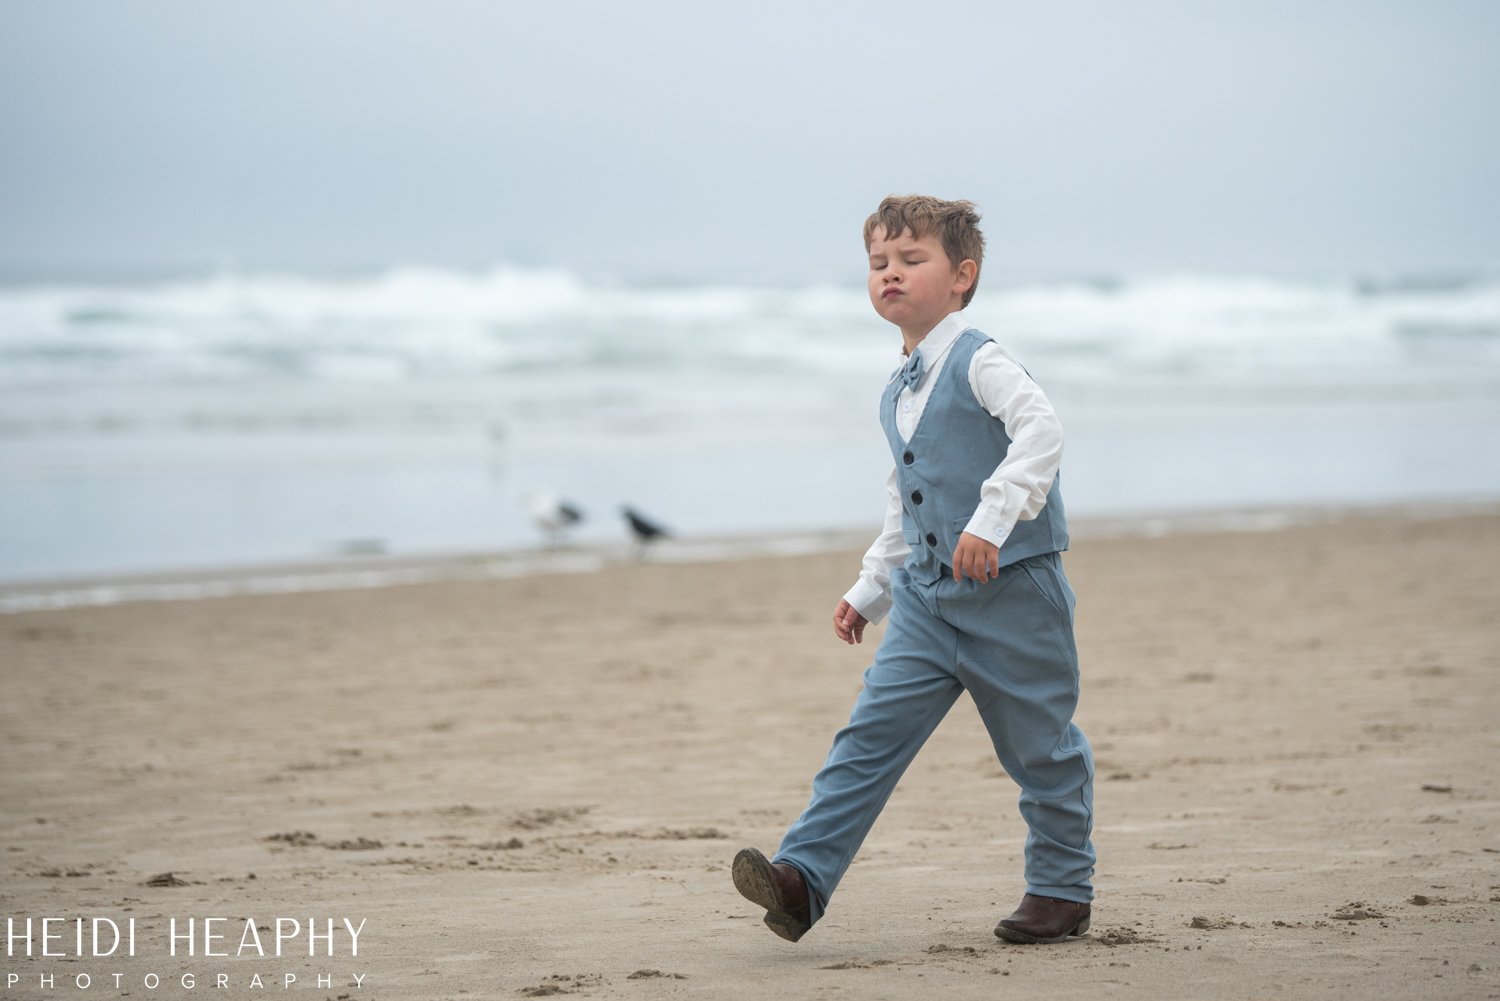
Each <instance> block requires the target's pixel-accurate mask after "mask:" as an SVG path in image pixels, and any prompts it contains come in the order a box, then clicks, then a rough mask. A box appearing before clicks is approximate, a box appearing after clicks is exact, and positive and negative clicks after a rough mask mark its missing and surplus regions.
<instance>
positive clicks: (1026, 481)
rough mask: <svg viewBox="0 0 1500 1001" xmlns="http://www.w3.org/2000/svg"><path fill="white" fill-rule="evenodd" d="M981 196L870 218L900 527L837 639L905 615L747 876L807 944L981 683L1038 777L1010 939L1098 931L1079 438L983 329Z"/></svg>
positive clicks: (741, 885) (1006, 734)
mask: <svg viewBox="0 0 1500 1001" xmlns="http://www.w3.org/2000/svg"><path fill="white" fill-rule="evenodd" d="M978 223H979V215H978V214H977V213H976V212H975V211H974V206H973V205H972V204H971V203H969V202H964V201H959V202H949V201H942V200H940V199H937V198H931V197H928V196H925V195H912V196H907V197H896V196H892V197H889V198H887V199H885V200H884V201H883V202H881V203H880V208H879V209H877V210H876V212H875V214H874V215H872V216H870V218H869V219H867V220H866V221H865V229H864V237H865V248H866V249H867V250H868V251H869V257H870V276H869V289H870V301H871V302H872V303H873V304H874V306H875V311H876V312H877V313H879V314H880V315H881V316H882V317H884V318H885V319H886V320H888V321H890V322H891V323H894V324H895V325H896V326H897V327H899V328H900V329H901V338H902V341H903V345H904V351H903V354H904V355H905V356H906V357H905V359H904V361H903V365H902V367H901V368H899V369H897V370H896V373H895V375H894V376H893V377H892V379H891V382H890V384H889V385H888V386H886V389H885V392H884V394H883V395H882V397H881V406H880V422H881V426H882V427H883V429H884V430H885V434H886V438H887V439H888V440H889V442H890V445H891V453H892V455H893V456H894V458H895V469H894V471H893V472H892V473H891V476H890V479H889V481H888V483H887V490H888V494H889V497H888V504H887V511H886V519H885V529H884V531H883V532H882V533H881V535H880V537H879V538H877V539H876V540H875V544H874V545H872V546H871V547H870V550H869V552H867V553H866V554H865V558H864V565H863V569H862V571H861V573H860V577H859V580H858V582H857V583H856V584H855V585H854V587H853V589H852V590H850V591H849V593H848V594H847V595H845V596H844V599H843V600H842V601H840V602H839V603H838V607H837V608H836V610H835V611H834V615H833V628H834V633H835V634H836V635H837V636H838V638H839V639H841V640H843V641H844V642H846V643H859V642H862V641H863V639H864V629H865V626H866V625H867V624H869V623H870V622H877V621H879V620H880V619H881V618H882V617H883V616H884V615H885V614H886V613H887V612H890V617H891V618H890V624H889V626H888V627H887V629H886V634H885V638H884V640H883V641H882V642H881V644H880V648H879V650H877V651H876V654H875V661H874V663H873V664H872V665H871V666H870V668H869V669H868V670H867V671H866V672H865V675H864V688H863V690H862V691H861V692H860V695H859V698H858V700H857V701H856V703H855V706H854V712H853V715H852V716H851V717H850V720H849V725H848V726H846V727H845V728H844V729H842V730H840V731H839V732H838V734H837V735H836V736H835V737H834V741H833V748H832V750H831V751H829V753H828V760H827V761H826V762H825V763H824V765H823V767H822V769H821V770H820V771H819V772H818V774H817V777H816V778H814V780H813V792H812V800H811V802H810V803H809V804H808V806H807V809H806V811H804V812H803V814H802V816H801V817H800V818H798V820H797V821H796V823H794V824H793V825H792V827H791V829H790V830H789V831H787V833H786V836H785V838H784V839H783V840H782V843H781V848H780V850H779V851H778V852H777V854H776V857H775V859H774V861H772V860H769V859H767V858H766V857H765V856H764V855H762V854H761V853H760V852H758V851H756V850H755V849H753V848H746V849H745V850H743V851H741V852H740V853H739V854H738V855H737V856H736V857H735V860H734V867H733V875H734V885H735V887H736V888H737V889H738V890H739V891H740V893H741V894H743V895H744V896H745V897H747V898H748V899H749V900H751V901H753V902H755V903H756V904H758V905H759V906H761V907H764V908H765V909H766V917H765V922H766V924H767V925H768V926H769V927H770V929H771V930H772V931H773V932H775V933H776V934H777V935H780V936H781V937H782V938H784V939H787V940H788V941H792V942H795V941H797V940H798V939H800V938H801V937H802V936H803V935H804V934H806V933H807V931H808V929H810V928H811V927H812V926H813V924H814V923H815V922H817V920H818V919H819V918H820V917H822V915H823V912H824V909H825V908H826V907H827V904H828V898H829V896H830V895H831V894H832V893H833V890H834V887H836V886H837V885H838V882H839V879H840V878H841V877H842V876H843V874H844V871H845V870H846V869H847V868H848V867H849V863H850V862H851V861H852V860H853V858H854V854H855V852H856V851H857V850H858V849H859V845H860V843H861V842H862V841H863V840H864V837H865V835H866V834H867V833H868V832H869V830H870V827H871V826H872V825H873V824H874V823H875V818H876V817H877V816H878V815H879V813H880V810H881V808H882V807H883V806H884V805H885V802H886V800H887V799H888V798H889V797H890V794H891V791H892V790H893V789H894V788H895V787H896V782H897V781H898V780H899V779H900V777H901V774H902V772H904V771H905V770H906V766H907V765H908V764H910V763H911V760H912V758H913V757H915V756H916V753H917V750H918V749H919V748H920V747H921V746H922V744H923V742H924V741H926V739H927V737H928V736H929V735H931V733H932V731H933V730H934V729H936V727H937V725H938V722H939V721H940V720H941V719H942V717H943V715H944V714H945V713H946V712H947V711H948V709H949V707H950V706H952V705H953V703H954V701H955V700H957V698H958V696H959V694H960V692H962V691H965V690H967V691H968V692H969V693H970V694H971V695H972V696H973V698H974V704H975V705H976V706H977V707H978V709H979V713H980V716H981V717H982V718H983V720H984V724H985V727H986V728H987V729H988V730H989V734H990V738H991V740H992V741H993V742H994V746H995V752H996V754H997V755H998V756H999V758H1000V762H1001V764H1002V765H1003V766H1004V767H1005V770H1006V772H1007V773H1009V775H1010V776H1011V778H1013V779H1014V780H1015V781H1016V783H1017V784H1018V785H1019V786H1020V787H1021V799H1020V808H1021V815H1022V817H1023V818H1024V819H1025V821H1026V824H1027V827H1028V829H1029V834H1028V837H1027V839H1026V894H1025V896H1024V897H1023V898H1022V900H1021V905H1020V906H1019V907H1018V908H1017V909H1016V911H1015V913H1014V914H1012V915H1010V917H1008V918H1005V919H1004V920H1002V921H1001V922H1000V923H999V925H998V926H997V927H996V928H995V934H996V935H998V936H1000V937H1001V938H1003V939H1006V940H1008V941H1011V942H1026V943H1036V942H1061V941H1064V940H1065V939H1067V938H1068V937H1069V936H1073V935H1082V934H1083V933H1084V932H1085V931H1087V930H1088V926H1089V902H1090V901H1091V900H1092V899H1093V895H1094V894H1093V887H1092V885H1091V884H1090V882H1089V878H1090V876H1091V875H1092V874H1093V867H1094V849H1093V845H1092V843H1091V842H1090V839H1089V833H1090V830H1091V829H1092V826H1093V825H1092V822H1093V778H1094V765H1093V759H1092V756H1091V754H1090V751H1089V745H1088V741H1087V740H1085V739H1084V736H1083V733H1082V732H1081V731H1079V729H1078V727H1077V726H1075V725H1074V724H1073V722H1072V717H1073V710H1074V707H1075V706H1076V705H1077V702H1078V657H1077V651H1076V648H1075V647H1074V643H1073V605H1074V598H1073V592H1072V589H1071V588H1070V587H1069V586H1068V582H1067V579H1066V578H1065V577H1064V576H1063V572H1062V564H1061V559H1060V557H1059V555H1058V554H1059V553H1060V552H1061V551H1063V550H1064V549H1067V547H1068V530H1067V525H1066V522H1065V520H1064V516H1063V506H1062V499H1061V497H1060V496H1059V495H1058V487H1057V468H1058V463H1059V460H1060V457H1061V453H1062V432H1061V429H1060V428H1059V427H1058V424H1057V419H1056V417H1055V416H1054V414H1053V411H1052V406H1051V404H1050V403H1049V402H1048V401H1047V398H1046V397H1045V396H1044V395H1043V394H1042V391H1041V390H1040V389H1039V388H1038V387H1037V385H1036V383H1035V382H1033V381H1032V380H1031V377H1030V376H1029V375H1028V374H1027V373H1026V371H1025V370H1024V369H1022V368H1021V366H1020V365H1018V364H1017V363H1016V362H1015V361H1014V360H1012V359H1011V358H1010V357H1009V356H1008V355H1006V354H1005V352H1003V351H1001V350H1000V348H999V346H998V345H996V344H995V343H994V342H993V341H991V340H990V339H989V338H988V337H987V336H985V335H984V334H982V333H980V332H979V331H977V330H975V329H973V328H971V327H969V326H968V325H967V324H966V323H965V322H964V320H963V314H962V309H963V307H965V306H967V305H968V304H969V300H970V299H971V298H972V297H973V295H974V289H975V285H976V283H977V282H978V280H979V269H980V265H981V264H982V263H983V260H984V237H983V235H982V234H981V233H980V231H979V226H978Z"/></svg>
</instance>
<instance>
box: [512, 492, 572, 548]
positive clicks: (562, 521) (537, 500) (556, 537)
mask: <svg viewBox="0 0 1500 1001" xmlns="http://www.w3.org/2000/svg"><path fill="white" fill-rule="evenodd" d="M526 510H527V512H528V513H529V514H530V515H531V520H532V521H533V522H534V523H535V524H536V527H537V528H538V529H540V530H541V532H542V534H543V535H545V536H547V544H548V545H549V546H551V547H552V548H554V549H556V548H557V547H558V546H560V545H562V543H563V538H564V536H565V535H566V534H567V531H568V529H570V528H572V527H573V526H574V525H576V524H578V523H579V522H580V521H582V520H583V510H582V509H581V508H579V507H578V505H576V504H573V503H570V502H568V501H565V500H563V499H562V498H561V497H558V496H557V495H556V494H551V493H547V492H546V491H543V490H538V491H536V492H535V493H531V494H527V495H526Z"/></svg>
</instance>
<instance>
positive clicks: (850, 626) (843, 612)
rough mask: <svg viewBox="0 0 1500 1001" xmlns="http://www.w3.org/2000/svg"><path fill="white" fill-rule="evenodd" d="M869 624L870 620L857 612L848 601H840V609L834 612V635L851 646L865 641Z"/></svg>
mask: <svg viewBox="0 0 1500 1001" xmlns="http://www.w3.org/2000/svg"><path fill="white" fill-rule="evenodd" d="M869 624H870V620H869V619H867V618H865V617H864V616H863V615H860V614H859V613H858V612H857V611H855V610H854V606H853V605H851V604H849V603H848V602H847V601H840V602H839V607H837V608H835V609H834V610H833V632H834V635H836V636H837V637H838V638H839V639H841V640H843V641H844V642H845V643H848V644H850V645H851V646H852V645H853V644H855V643H863V642H864V641H865V626H867V625H869Z"/></svg>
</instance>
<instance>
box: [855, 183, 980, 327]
mask: <svg viewBox="0 0 1500 1001" xmlns="http://www.w3.org/2000/svg"><path fill="white" fill-rule="evenodd" d="M876 229H883V230H885V235H886V236H887V237H888V238H889V237H897V236H900V235H901V234H902V233H905V232H906V231H907V230H911V235H912V237H913V238H915V239H918V240H920V239H922V238H923V237H925V236H931V235H933V234H937V237H938V240H939V241H940V242H941V243H942V245H943V253H945V254H947V255H948V263H949V264H951V265H953V267H955V268H957V267H958V265H959V264H960V263H961V262H963V261H973V262H974V281H973V282H972V283H970V285H969V287H968V289H967V291H965V292H964V297H963V305H965V306H967V305H968V304H969V300H970V299H972V298H974V290H975V289H976V288H978V287H979V270H980V268H982V267H983V266H984V234H983V233H981V232H980V231H979V212H978V211H977V210H976V209H975V208H974V203H973V202H969V201H956V202H949V201H944V200H943V199H941V198H934V197H932V196H931V195H887V196H886V197H885V198H884V199H883V200H882V201H881V203H880V208H878V209H876V210H875V212H874V213H873V214H872V215H871V216H870V218H868V219H866V220H865V250H866V251H868V250H869V249H870V240H871V238H872V237H873V236H874V235H875V230H876Z"/></svg>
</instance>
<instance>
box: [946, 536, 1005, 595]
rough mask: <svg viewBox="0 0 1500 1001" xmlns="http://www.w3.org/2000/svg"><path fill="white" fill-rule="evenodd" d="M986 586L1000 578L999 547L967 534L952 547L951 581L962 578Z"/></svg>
mask: <svg viewBox="0 0 1500 1001" xmlns="http://www.w3.org/2000/svg"><path fill="white" fill-rule="evenodd" d="M966 576H967V577H968V578H969V579H970V580H975V581H978V582H979V583H981V584H987V583H989V582H990V581H992V580H994V579H995V578H996V577H998V576H1000V547H999V546H997V545H995V544H994V543H993V542H986V541H985V540H984V539H981V538H980V537H979V536H977V535H970V534H969V533H968V532H965V533H963V534H962V535H960V536H959V537H958V545H956V546H954V547H953V579H954V580H963V579H964V577H966Z"/></svg>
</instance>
